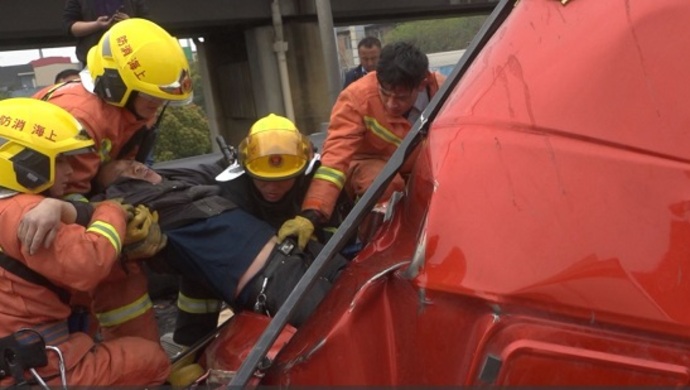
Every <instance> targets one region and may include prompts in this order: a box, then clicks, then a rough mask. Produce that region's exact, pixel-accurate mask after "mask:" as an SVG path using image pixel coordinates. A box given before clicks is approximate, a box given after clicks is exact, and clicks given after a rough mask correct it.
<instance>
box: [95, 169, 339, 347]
mask: <svg viewBox="0 0 690 390" xmlns="http://www.w3.org/2000/svg"><path fill="white" fill-rule="evenodd" d="M98 183H99V185H101V186H102V188H105V191H104V197H105V198H108V199H113V198H122V199H124V202H126V203H129V204H144V205H146V206H147V207H149V209H150V210H152V211H157V212H158V215H159V219H158V223H159V225H160V227H161V229H162V231H163V232H164V233H165V234H166V235H167V237H168V245H167V246H166V248H165V249H164V251H163V252H162V256H161V257H162V258H163V259H164V262H165V264H166V265H167V266H169V267H170V271H172V272H174V273H177V274H180V275H183V282H182V284H183V285H184V283H189V284H194V285H197V286H202V287H207V288H208V289H209V290H210V291H211V292H213V293H214V295H215V296H217V297H220V298H221V299H223V300H224V301H225V302H227V303H228V304H229V305H230V306H231V307H232V308H233V310H235V311H236V310H240V309H246V308H249V309H250V310H258V311H260V312H262V313H266V314H270V315H273V314H275V312H276V311H277V310H278V309H279V307H280V305H282V303H283V302H284V300H285V299H286V298H287V295H288V294H289V293H290V292H291V291H292V289H293V287H294V286H295V285H296V284H297V282H298V281H299V279H300V278H301V277H302V275H303V274H304V272H306V269H307V268H308V267H309V265H310V264H311V260H313V256H314V255H316V253H317V252H318V250H319V249H320V246H318V245H317V244H316V243H313V244H311V246H310V247H308V248H307V249H306V250H305V252H304V253H302V252H300V251H299V250H298V249H297V248H295V247H294V245H291V243H290V242H286V243H278V241H277V239H276V238H275V228H273V227H271V226H270V225H269V224H267V223H266V222H264V221H261V220H260V219H258V218H255V217H254V216H252V215H251V214H249V213H247V212H245V211H244V210H242V209H241V208H238V207H237V206H236V205H235V204H234V203H233V202H232V201H230V200H228V199H227V198H224V197H222V196H220V193H221V191H220V188H219V187H218V186H215V185H207V184H206V183H208V178H207V177H205V176H204V175H203V174H199V173H198V172H195V171H193V170H188V171H180V172H179V173H178V174H177V175H176V176H175V175H171V176H169V177H167V178H164V177H162V176H161V175H159V174H158V173H156V172H155V171H153V170H152V169H150V168H148V167H147V166H146V165H144V164H142V163H139V162H137V161H131V160H118V161H114V162H111V163H108V164H106V165H104V166H102V167H101V170H100V172H99V175H98ZM97 199H98V198H97ZM332 264H333V267H332V268H329V270H327V271H325V272H324V274H323V276H322V277H321V278H320V279H319V281H318V282H317V283H316V284H315V285H314V287H312V289H311V291H310V293H309V294H308V295H307V298H306V300H305V301H303V303H302V305H301V306H300V308H299V309H298V310H297V311H296V312H295V314H293V316H292V317H291V318H290V320H289V323H290V324H292V325H293V326H299V325H300V324H301V323H302V322H304V320H305V319H306V318H307V317H308V315H309V314H310V313H311V312H312V311H313V310H314V309H315V308H316V306H317V305H318V303H319V302H320V301H321V299H322V298H323V297H324V296H325V294H326V293H327V292H328V290H329V289H330V285H331V282H332V280H333V278H334V277H335V275H337V273H338V271H339V270H340V269H341V268H342V267H343V266H344V265H345V264H346V260H345V259H344V258H341V257H337V258H336V259H334V261H333V262H332ZM264 282H266V286H265V288H264ZM260 293H261V294H263V295H264V296H265V297H266V298H267V300H266V304H265V305H257V304H258V303H260V302H259V300H258V296H259V294H260ZM178 305H179V303H178ZM190 312H192V313H193V311H190ZM204 318H205V321H202V326H200V323H199V318H198V316H197V317H196V318H195V319H194V320H193V321H191V322H187V321H185V319H184V318H181V317H179V316H178V322H179V324H176V331H175V334H174V338H173V340H174V341H175V342H177V343H180V344H184V345H190V344H192V343H193V342H194V341H196V340H198V339H199V338H201V337H202V336H204V335H205V334H206V333H207V332H208V330H209V328H210V329H213V328H214V327H215V326H216V321H217V313H208V315H207V316H205V317H204ZM192 323H193V326H192ZM203 323H206V324H205V326H203Z"/></svg>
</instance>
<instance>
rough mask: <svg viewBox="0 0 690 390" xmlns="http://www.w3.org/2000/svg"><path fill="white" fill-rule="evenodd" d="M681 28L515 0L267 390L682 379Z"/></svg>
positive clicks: (685, 248)
mask: <svg viewBox="0 0 690 390" xmlns="http://www.w3.org/2000/svg"><path fill="white" fill-rule="evenodd" d="M689 20H690V2H688V1H687V0H664V1H629V0H606V1H602V0H571V1H569V2H568V3H567V5H565V6H564V5H562V4H561V2H559V1H555V0H521V1H520V2H519V3H518V4H517V5H516V7H515V9H514V11H513V12H512V14H511V15H510V16H509V18H508V20H507V21H506V22H505V23H504V25H503V26H502V27H501V28H500V30H499V31H498V32H497V33H496V34H495V35H494V37H493V38H492V40H491V42H490V43H489V45H488V46H487V47H485V48H484V49H483V51H482V53H480V55H479V57H478V58H477V59H476V60H475V61H474V63H473V64H472V66H471V67H470V69H469V71H468V72H467V73H466V74H465V75H464V77H463V79H462V80H461V81H460V83H459V84H458V85H457V87H456V88H455V91H454V93H453V95H452V96H451V98H450V99H449V100H448V101H447V102H446V103H445V105H444V107H443V109H442V111H441V113H440V115H439V116H438V117H437V118H436V120H435V121H434V123H433V125H432V126H431V129H430V131H429V136H428V138H427V139H426V140H425V141H424V142H423V144H422V145H421V148H422V153H421V154H420V157H419V160H418V162H417V165H416V168H415V171H414V173H413V176H412V178H411V181H410V183H409V186H408V191H407V196H406V197H405V198H404V199H403V200H402V202H401V203H400V204H398V205H397V206H396V208H395V215H394V218H393V220H392V221H391V222H389V223H388V224H387V225H384V228H383V229H382V230H381V231H380V233H379V235H378V236H377V237H376V238H375V239H374V241H373V242H372V243H371V244H370V245H369V246H368V247H367V248H365V250H364V251H363V252H362V253H361V254H360V255H359V256H358V258H357V259H356V260H355V261H354V262H353V264H351V266H350V267H348V268H347V269H346V271H345V272H344V274H343V275H342V276H341V277H340V279H339V281H338V283H336V285H335V287H334V289H333V291H332V292H331V293H330V294H329V296H328V297H327V298H326V299H325V300H324V302H323V303H322V304H321V305H320V307H319V309H318V310H317V311H316V313H315V314H314V315H313V317H312V318H311V319H310V320H309V321H308V322H307V323H306V324H305V325H304V326H303V327H302V328H301V329H300V330H299V331H298V332H297V333H295V335H294V337H293V338H292V339H291V340H290V342H289V343H288V344H287V345H286V346H285V348H284V349H283V350H282V351H281V352H280V353H279V354H278V356H277V359H276V360H275V362H274V365H273V367H272V368H271V369H270V370H268V372H267V376H266V377H265V378H264V380H263V382H262V383H264V384H281V385H310V384H311V385H324V384H327V385H334V384H350V385H361V384H364V385H471V384H498V385H513V384H521V385H537V384H539V385H542V384H578V385H595V384H601V385H610V384H641V385H687V384H688V383H689V382H690V379H689V377H688V372H689V371H688V369H689V367H690V358H689V356H690V311H689V310H688V309H687V303H686V301H685V299H687V297H688V296H690V130H689V129H690V110H687V109H686V107H685V106H686V105H687V104H688V102H690V72H688V71H687V67H688V64H690V54H689V53H690V50H687V48H686V45H687V42H690V23H688V21H689ZM415 250H417V251H418V252H419V253H421V256H418V257H416V258H415V255H414V254H415ZM239 334H240V333H239V332H238V333H237V336H236V337H241V336H239Z"/></svg>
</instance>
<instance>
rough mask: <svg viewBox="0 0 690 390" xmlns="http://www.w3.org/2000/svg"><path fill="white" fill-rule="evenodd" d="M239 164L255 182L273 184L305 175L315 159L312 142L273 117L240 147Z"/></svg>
mask: <svg viewBox="0 0 690 390" xmlns="http://www.w3.org/2000/svg"><path fill="white" fill-rule="evenodd" d="M238 154H239V161H240V164H241V165H242V167H243V168H244V170H245V171H246V172H247V173H248V174H249V175H250V176H252V177H253V178H255V179H259V180H266V181H273V180H285V179H289V178H292V177H296V176H298V175H300V174H302V173H303V172H304V171H305V170H306V169H307V166H308V165H309V162H310V161H311V159H312V155H313V150H312V146H311V142H310V141H309V139H308V138H307V137H306V136H304V135H303V134H302V133H300V131H299V130H298V129H297V127H296V126H295V124H294V123H292V121H291V120H289V119H288V118H285V117H282V116H279V115H275V114H269V115H267V116H265V117H263V118H261V119H259V120H258V121H256V122H255V123H254V125H252V128H251V129H250V130H249V135H247V137H246V138H245V139H244V140H243V141H242V142H241V143H240V146H239V153H238Z"/></svg>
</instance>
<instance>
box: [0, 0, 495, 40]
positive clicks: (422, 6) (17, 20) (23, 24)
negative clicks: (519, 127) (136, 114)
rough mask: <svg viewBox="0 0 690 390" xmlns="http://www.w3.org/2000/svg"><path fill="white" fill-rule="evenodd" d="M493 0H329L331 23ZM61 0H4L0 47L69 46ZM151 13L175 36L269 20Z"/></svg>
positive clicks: (455, 10) (487, 6)
mask: <svg viewBox="0 0 690 390" xmlns="http://www.w3.org/2000/svg"><path fill="white" fill-rule="evenodd" d="M497 3H498V0H376V1H371V0H347V1H332V11H333V22H334V24H336V25H345V24H364V23H375V22H386V21H387V22H390V21H395V20H406V19H421V18H433V17H448V16H452V15H457V16H459V15H467V14H473V13H488V12H490V11H491V10H492V9H493V7H494V6H495V5H496V4H497ZM63 5H64V2H63V1H57V0H3V1H2V12H0V50H16V49H31V48H38V47H42V48H49V47H57V46H70V45H73V44H74V39H73V38H72V37H70V36H69V35H67V32H66V31H65V29H64V27H63V26H62V8H63ZM149 5H150V8H151V14H152V18H153V19H154V20H155V21H156V22H158V23H160V24H161V25H162V26H164V27H165V28H166V29H168V30H169V31H170V32H171V33H173V34H174V35H176V36H178V37H194V36H203V35H207V34H211V33H215V32H224V31H226V30H227V29H234V28H237V27H252V26H261V25H270V23H271V1H270V0H251V1H247V0H195V1H189V0H149ZM281 11H282V12H283V14H284V18H285V19H286V20H290V19H304V20H305V21H312V22H316V20H317V13H316V7H315V3H314V0H284V3H283V2H282V1H281Z"/></svg>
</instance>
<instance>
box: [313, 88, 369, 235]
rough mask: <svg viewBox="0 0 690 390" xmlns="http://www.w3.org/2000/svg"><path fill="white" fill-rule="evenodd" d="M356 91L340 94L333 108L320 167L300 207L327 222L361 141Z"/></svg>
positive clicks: (361, 118)
mask: <svg viewBox="0 0 690 390" xmlns="http://www.w3.org/2000/svg"><path fill="white" fill-rule="evenodd" d="M357 93H360V92H359V90H354V91H353V90H351V89H347V90H344V91H343V92H341V93H340V95H339V96H338V100H337V101H336V102H335V105H334V106H333V111H332V113H331V119H330V122H329V125H328V135H327V136H326V140H325V141H324V144H323V151H322V153H321V165H320V166H319V168H318V169H317V170H316V173H315V174H314V177H313V179H312V181H311V183H310V185H309V190H308V191H307V195H306V196H305V198H304V201H303V203H302V210H303V211H304V210H315V211H317V212H318V213H319V214H320V215H321V217H322V218H323V219H324V221H322V222H325V220H328V219H329V218H330V216H331V214H332V213H333V208H334V207H335V202H336V200H337V199H338V196H339V194H340V192H341V191H342V189H343V187H344V186H345V182H346V180H347V169H348V167H349V164H350V161H352V158H353V156H354V154H355V152H356V151H357V150H358V149H359V147H360V144H361V143H362V140H363V139H364V132H365V131H366V129H365V127H364V121H365V118H364V114H363V113H362V110H361V108H360V107H359V104H358V97H357V96H356V95H357Z"/></svg>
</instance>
